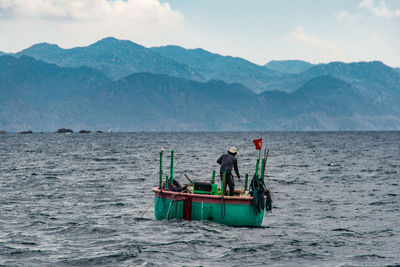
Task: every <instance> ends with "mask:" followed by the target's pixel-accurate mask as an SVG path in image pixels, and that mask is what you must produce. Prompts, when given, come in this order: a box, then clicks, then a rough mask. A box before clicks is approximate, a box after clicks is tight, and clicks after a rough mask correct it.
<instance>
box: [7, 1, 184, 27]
mask: <svg viewBox="0 0 400 267" xmlns="http://www.w3.org/2000/svg"><path fill="white" fill-rule="evenodd" d="M10 16H12V17H14V18H23V19H28V18H32V19H40V18H42V19H60V20H63V19H64V20H80V21H103V20H115V19H118V20H127V21H146V22H153V21H158V22H167V23H169V22H176V21H180V20H181V19H182V15H181V14H180V13H178V12H176V11H173V10H171V7H170V5H169V4H168V3H164V4H161V3H160V2H159V1H158V0H0V17H7V18H9V17H10Z"/></svg>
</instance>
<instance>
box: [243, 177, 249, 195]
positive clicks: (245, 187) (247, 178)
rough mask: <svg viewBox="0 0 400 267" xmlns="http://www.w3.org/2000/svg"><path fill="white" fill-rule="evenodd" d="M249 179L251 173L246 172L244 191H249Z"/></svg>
mask: <svg viewBox="0 0 400 267" xmlns="http://www.w3.org/2000/svg"><path fill="white" fill-rule="evenodd" d="M248 181H249V174H248V173H246V176H245V179H244V191H247V183H248Z"/></svg>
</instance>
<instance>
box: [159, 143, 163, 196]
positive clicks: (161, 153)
mask: <svg viewBox="0 0 400 267" xmlns="http://www.w3.org/2000/svg"><path fill="white" fill-rule="evenodd" d="M163 154H164V149H163V148H161V150H160V186H159V188H160V189H161V187H162V175H163V169H162V157H163Z"/></svg>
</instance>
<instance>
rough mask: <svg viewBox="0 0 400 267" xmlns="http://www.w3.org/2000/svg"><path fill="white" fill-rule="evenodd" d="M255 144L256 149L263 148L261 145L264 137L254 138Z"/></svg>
mask: <svg viewBox="0 0 400 267" xmlns="http://www.w3.org/2000/svg"><path fill="white" fill-rule="evenodd" d="M253 143H254V145H255V146H256V150H261V145H262V138H260V139H254V140H253Z"/></svg>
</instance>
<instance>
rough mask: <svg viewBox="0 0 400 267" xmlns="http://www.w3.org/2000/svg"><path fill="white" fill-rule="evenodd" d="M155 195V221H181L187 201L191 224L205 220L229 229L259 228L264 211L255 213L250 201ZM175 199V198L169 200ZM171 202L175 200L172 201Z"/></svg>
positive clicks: (156, 192) (158, 191)
mask: <svg viewBox="0 0 400 267" xmlns="http://www.w3.org/2000/svg"><path fill="white" fill-rule="evenodd" d="M153 191H154V193H155V202H154V215H155V217H156V219H157V220H171V219H178V220H181V219H183V218H184V205H185V201H186V200H185V199H187V198H190V199H191V202H190V203H191V204H190V210H191V216H190V219H191V220H208V221H213V222H217V223H221V224H225V225H230V226H261V224H262V221H263V218H264V211H261V212H257V211H256V209H255V208H254V206H252V205H251V198H250V197H247V198H240V197H223V198H222V197H221V196H214V195H208V196H207V195H197V196H196V195H195V194H187V193H182V194H176V192H165V191H164V192H163V193H161V194H160V190H159V189H158V188H154V189H153ZM172 195H174V196H172ZM173 198H174V200H172V199H173Z"/></svg>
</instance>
